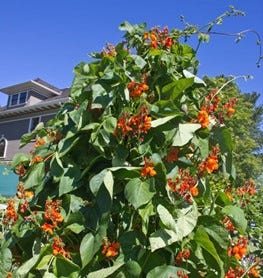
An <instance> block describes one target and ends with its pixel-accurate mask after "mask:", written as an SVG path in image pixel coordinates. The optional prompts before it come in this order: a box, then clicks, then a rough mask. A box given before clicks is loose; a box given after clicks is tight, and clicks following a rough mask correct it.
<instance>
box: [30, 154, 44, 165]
mask: <svg viewBox="0 0 263 278" xmlns="http://www.w3.org/2000/svg"><path fill="white" fill-rule="evenodd" d="M41 161H43V158H42V157H41V156H40V155H36V156H34V157H33V158H32V160H31V164H35V163H39V162H41Z"/></svg>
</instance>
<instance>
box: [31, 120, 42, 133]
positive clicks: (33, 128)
mask: <svg viewBox="0 0 263 278" xmlns="http://www.w3.org/2000/svg"><path fill="white" fill-rule="evenodd" d="M35 118H39V120H38V124H39V123H40V122H41V119H42V117H41V116H35V117H31V118H30V119H29V126H28V132H29V133H30V132H32V131H33V130H34V129H35V127H34V128H33V129H32V128H31V126H32V122H33V119H35Z"/></svg>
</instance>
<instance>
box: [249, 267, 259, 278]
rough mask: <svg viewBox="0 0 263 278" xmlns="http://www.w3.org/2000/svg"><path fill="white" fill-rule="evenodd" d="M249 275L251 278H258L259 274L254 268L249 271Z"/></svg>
mask: <svg viewBox="0 0 263 278" xmlns="http://www.w3.org/2000/svg"><path fill="white" fill-rule="evenodd" d="M249 274H250V275H252V277H256V278H257V277H260V273H259V271H258V270H257V269H256V268H255V267H252V268H251V269H250V271H249Z"/></svg>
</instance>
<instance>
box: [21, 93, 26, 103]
mask: <svg viewBox="0 0 263 278" xmlns="http://www.w3.org/2000/svg"><path fill="white" fill-rule="evenodd" d="M26 95H27V93H26V92H23V93H20V98H19V103H20V104H21V103H25V102H26Z"/></svg>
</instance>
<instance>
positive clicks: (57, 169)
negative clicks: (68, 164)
mask: <svg viewBox="0 0 263 278" xmlns="http://www.w3.org/2000/svg"><path fill="white" fill-rule="evenodd" d="M50 171H51V173H52V175H53V176H55V177H61V176H62V175H63V173H64V167H63V165H62V161H61V160H60V158H59V155H58V153H57V152H55V155H54V156H53V157H52V159H51V161H50Z"/></svg>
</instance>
